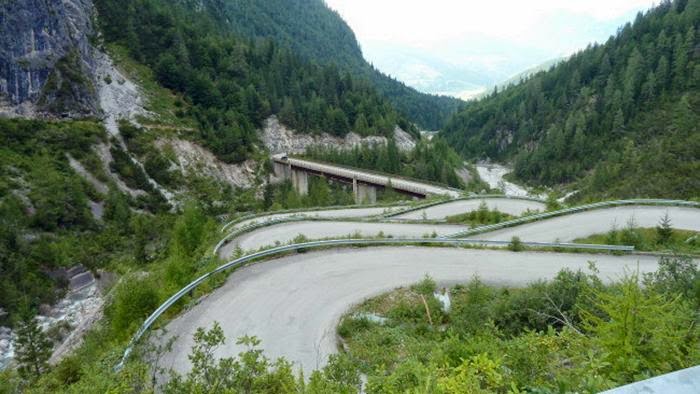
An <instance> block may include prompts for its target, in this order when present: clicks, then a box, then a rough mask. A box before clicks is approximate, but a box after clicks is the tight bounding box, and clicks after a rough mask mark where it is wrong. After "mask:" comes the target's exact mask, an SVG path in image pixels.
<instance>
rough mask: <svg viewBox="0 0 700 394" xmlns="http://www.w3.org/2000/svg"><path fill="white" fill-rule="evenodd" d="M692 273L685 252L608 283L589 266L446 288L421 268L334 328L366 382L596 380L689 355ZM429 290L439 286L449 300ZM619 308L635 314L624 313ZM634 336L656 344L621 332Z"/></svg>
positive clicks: (594, 384)
mask: <svg viewBox="0 0 700 394" xmlns="http://www.w3.org/2000/svg"><path fill="white" fill-rule="evenodd" d="M672 272H682V275H681V276H672V275H668V274H669V273H672ZM699 283H700V274H699V273H698V269H697V266H696V265H694V264H693V263H692V262H691V261H690V260H687V259H676V260H668V259H667V260H664V261H662V263H661V268H660V270H659V272H657V273H653V274H649V275H645V276H644V277H643V278H642V277H639V276H638V275H637V274H634V273H633V274H630V275H628V276H627V277H625V278H623V279H621V280H620V281H619V282H617V283H612V284H609V285H604V284H603V283H602V282H601V280H600V279H599V278H598V277H597V275H596V272H595V270H592V271H591V272H590V273H586V272H581V271H578V272H572V271H567V270H563V271H561V272H560V273H559V274H558V275H557V276H556V277H555V278H554V279H553V280H550V281H546V282H545V281H540V282H536V283H533V284H531V285H528V286H526V287H523V288H501V287H493V286H489V285H487V284H485V283H483V282H481V281H480V280H479V279H478V278H475V279H474V280H472V281H471V282H469V283H466V284H464V285H459V286H456V287H454V288H452V289H449V290H446V289H441V288H438V286H437V285H436V283H435V282H433V281H432V280H431V279H430V278H426V279H425V280H423V281H422V282H420V283H418V284H416V285H413V286H410V287H407V288H400V289H397V290H395V291H392V292H389V293H386V294H383V295H380V296H378V297H375V298H372V299H369V300H367V301H365V302H363V303H362V304H360V305H359V306H357V307H356V308H354V309H353V310H351V311H350V312H349V313H348V314H346V315H345V316H344V317H343V318H342V320H341V323H340V325H339V327H338V334H339V336H340V337H341V339H342V343H343V348H344V350H345V352H344V354H343V357H344V358H345V359H346V360H348V362H350V363H352V365H354V367H355V368H357V369H358V370H360V371H362V372H363V373H364V374H366V375H367V382H368V383H367V386H366V387H365V389H366V391H367V392H369V393H379V392H436V393H441V392H474V393H504V392H541V393H554V392H597V391H601V390H604V389H607V388H611V387H615V386H618V385H622V384H625V383H629V382H632V381H635V380H639V379H643V378H647V377H650V376H655V375H658V374H662V373H665V372H669V371H672V370H676V369H680V368H685V367H688V366H691V365H694V364H696V363H697V362H699V361H700V353H698V352H697V348H698V345H699V344H700V343H698V336H697V335H698V328H697V317H696V316H695V314H692V313H691V314H690V315H686V316H684V315H683V314H684V313H689V312H690V311H691V310H692V309H693V308H697V306H698V302H699V301H700V299H698V297H697V294H696V293H695V292H694V288H696V286H698V284H699ZM435 293H438V294H449V296H450V307H449V309H447V308H445V307H444V304H442V302H441V301H440V300H439V299H438V298H437V297H436V296H435V295H434V294H435ZM631 300H634V303H633V304H630V303H629V301H631ZM632 305H634V306H632ZM630 308H633V309H634V310H635V319H633V320H629V319H627V320H624V319H625V318H624V317H625V316H628V314H629V312H630ZM630 325H631V326H630ZM655 325H659V326H655ZM622 326H625V327H626V329H625V330H622ZM661 326H663V327H664V329H665V330H668V331H666V332H665V334H664V335H656V334H652V333H654V332H658V331H657V330H658V328H660V327H661ZM641 337H644V338H649V339H650V340H651V341H652V342H656V345H661V347H659V348H656V349H655V348H654V346H655V345H652V344H651V343H650V342H636V341H634V342H628V340H630V339H632V338H641ZM652 338H653V339H652ZM672 338H675V339H672ZM657 341H658V342H657ZM672 354H677V355H679V356H680V358H677V359H674V357H673V356H671V355H672ZM631 360H636V362H631Z"/></svg>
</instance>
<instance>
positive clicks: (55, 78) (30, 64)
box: [0, 0, 100, 117]
mask: <svg viewBox="0 0 700 394" xmlns="http://www.w3.org/2000/svg"><path fill="white" fill-rule="evenodd" d="M94 15H95V12H94V7H93V4H92V0H0V115H3V114H4V115H19V116H35V115H41V114H47V115H53V116H61V117H83V116H90V115H96V114H98V113H99V112H100V110H99V104H98V99H97V92H96V89H95V84H96V81H95V80H94V75H95V73H94V70H95V53H96V51H95V50H94V48H93V46H92V45H91V44H90V38H91V37H93V35H94V34H95V30H94V27H93V22H92V21H93V19H94Z"/></svg>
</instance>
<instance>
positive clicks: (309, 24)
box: [182, 0, 463, 130]
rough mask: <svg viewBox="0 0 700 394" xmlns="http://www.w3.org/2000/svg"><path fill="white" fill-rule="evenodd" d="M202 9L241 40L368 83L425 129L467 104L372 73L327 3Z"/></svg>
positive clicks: (253, 1)
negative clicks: (267, 43)
mask: <svg viewBox="0 0 700 394" xmlns="http://www.w3.org/2000/svg"><path fill="white" fill-rule="evenodd" d="M182 1H185V0H182ZM200 5H203V6H206V9H209V10H210V11H212V14H213V15H214V16H216V17H218V19H219V20H220V21H221V22H223V23H226V24H227V25H228V26H229V27H230V28H231V29H232V30H233V31H234V32H236V33H238V34H239V35H243V36H245V37H250V38H271V39H273V40H274V41H275V42H276V43H278V44H279V45H281V46H286V47H289V48H291V49H292V50H293V52H294V53H295V54H297V55H299V56H302V57H303V58H305V59H308V60H312V61H315V62H318V63H321V64H335V65H337V66H338V67H339V68H340V69H345V70H349V71H351V72H352V73H353V74H355V75H357V76H361V77H364V78H368V79H369V80H371V81H372V82H373V83H374V84H375V86H376V87H377V89H379V91H380V93H382V94H383V95H384V96H386V97H387V98H388V99H389V101H391V103H392V104H393V105H394V106H395V107H396V108H397V109H398V110H399V111H400V112H401V113H403V114H404V115H405V116H406V117H408V118H409V119H410V120H411V121H413V122H415V123H417V124H418V125H419V126H420V127H421V128H425V129H430V130H437V129H440V128H442V126H444V124H445V122H446V121H447V119H449V117H450V116H451V115H452V114H454V113H455V112H456V111H457V110H458V108H459V107H460V106H461V105H462V104H463V103H462V102H461V101H460V100H457V99H455V98H451V97H438V96H435V95H429V94H425V93H420V92H418V91H417V90H415V89H413V88H412V87H408V86H406V85H405V84H404V83H402V82H399V81H397V80H396V79H394V78H391V77H388V76H387V75H385V74H383V73H381V72H380V71H378V70H377V69H375V68H374V67H372V66H371V65H370V64H369V63H368V62H367V61H365V59H364V58H363V56H362V51H361V49H360V46H359V44H358V43H357V39H356V38H355V34H354V33H353V31H352V30H351V29H350V27H349V26H348V25H347V24H346V23H345V21H344V20H343V19H342V18H341V17H340V16H339V15H338V13H337V12H335V11H333V10H331V9H330V8H328V7H327V6H326V4H325V2H324V1H323V0H265V1H260V0H231V1H222V0H203V1H201V2H200ZM202 9H205V8H202ZM394 77H396V76H395V75H394Z"/></svg>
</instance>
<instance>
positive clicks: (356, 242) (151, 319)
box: [115, 238, 634, 371]
mask: <svg viewBox="0 0 700 394" xmlns="http://www.w3.org/2000/svg"><path fill="white" fill-rule="evenodd" d="M391 244H418V245H420V244H432V245H452V246H455V245H456V246H459V245H495V246H503V245H508V244H510V242H508V241H482V240H473V239H444V238H404V239H402V238H390V239H338V240H325V241H312V242H304V243H300V244H293V245H286V246H279V247H276V248H272V249H267V250H263V251H260V252H256V253H252V254H249V255H246V256H243V257H240V258H237V259H235V260H232V261H229V262H228V263H226V264H223V265H221V266H219V267H217V268H216V269H215V270H213V271H210V272H208V273H206V274H204V275H202V276H200V277H199V278H197V279H195V280H194V281H192V282H191V283H190V284H188V285H187V286H185V287H183V288H182V289H181V290H180V291H178V292H177V293H175V294H173V295H172V296H171V297H170V298H168V299H167V300H166V301H165V302H164V303H163V304H161V305H160V306H159V307H158V308H157V309H156V310H155V311H154V312H153V313H151V315H150V316H148V318H146V320H145V321H144V322H143V324H142V325H141V327H140V328H139V330H138V331H137V332H136V334H134V336H133V337H132V339H131V341H130V342H129V344H128V345H127V347H126V349H125V350H124V354H123V355H122V358H121V361H120V362H119V364H117V365H116V366H115V370H117V371H119V370H121V369H122V368H123V366H124V363H125V362H126V360H127V359H128V358H129V355H130V354H131V352H132V351H133V349H134V346H135V345H136V344H137V343H138V342H139V341H140V340H141V338H142V337H143V336H144V334H145V333H146V331H148V329H149V328H150V327H151V326H152V325H153V323H155V321H156V320H157V319H158V318H159V317H160V316H161V315H163V313H165V311H166V310H168V308H170V307H171V306H172V305H173V304H175V303H176V302H177V301H179V300H180V299H181V298H182V297H184V296H185V295H187V294H188V293H189V292H191V291H192V290H194V289H195V288H197V287H198V286H199V285H200V284H202V283H203V282H204V281H206V280H207V279H209V277H211V276H212V275H215V274H218V273H219V272H222V271H226V270H228V269H231V268H237V267H240V266H243V265H245V264H246V263H248V262H250V261H253V260H256V259H259V258H263V257H268V256H273V255H277V254H281V253H286V252H293V251H298V250H301V249H317V248H323V247H328V246H367V245H391ZM522 244H523V245H525V246H530V247H552V248H571V249H588V250H593V249H595V250H606V251H632V250H634V247H633V246H619V245H588V244H564V243H546V242H523V243H522Z"/></svg>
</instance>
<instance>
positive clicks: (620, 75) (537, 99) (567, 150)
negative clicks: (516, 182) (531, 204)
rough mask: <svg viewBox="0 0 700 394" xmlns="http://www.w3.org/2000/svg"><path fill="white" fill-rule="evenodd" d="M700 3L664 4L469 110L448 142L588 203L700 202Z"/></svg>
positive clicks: (451, 128) (455, 122)
mask: <svg viewBox="0 0 700 394" xmlns="http://www.w3.org/2000/svg"><path fill="white" fill-rule="evenodd" d="M699 25H700V2H698V1H686V0H676V1H673V2H671V1H665V2H663V3H662V4H661V5H659V6H657V7H655V8H653V9H651V10H650V11H648V12H646V13H644V14H639V15H638V16H637V18H636V20H635V21H634V23H633V24H627V25H625V26H624V27H622V28H621V29H620V30H619V31H618V33H617V35H616V36H614V37H611V38H610V39H609V40H608V41H607V42H606V43H605V44H603V45H594V46H590V47H588V48H587V49H586V50H584V51H581V52H579V53H577V54H575V55H574V56H572V57H571V58H570V59H569V60H568V61H565V62H562V63H560V64H559V65H557V66H556V67H554V68H553V69H551V70H549V71H547V72H541V73H538V74H536V75H535V76H533V77H532V78H530V79H528V80H527V81H526V82H524V83H521V84H519V85H517V86H513V87H509V88H508V89H506V90H504V91H502V92H498V93H494V94H492V95H490V96H489V97H487V98H485V99H483V100H481V101H478V102H474V103H471V104H469V105H468V106H467V107H466V108H465V109H464V111H462V112H461V113H459V114H458V115H457V116H455V117H454V118H453V119H452V120H451V121H450V123H449V124H448V125H447V127H446V129H445V131H444V133H443V135H444V137H445V138H446V139H447V140H448V141H449V142H450V144H451V145H452V146H454V147H455V148H456V149H457V150H458V151H459V152H460V153H462V154H463V155H465V156H467V157H470V158H486V157H488V158H491V159H497V160H504V161H513V162H514V165H515V175H516V176H517V177H518V178H520V179H522V180H525V181H530V182H532V183H538V184H545V185H554V184H559V183H568V182H572V181H576V180H579V179H581V178H582V177H585V178H584V179H583V180H582V181H580V185H579V186H580V188H581V189H583V191H584V193H582V195H588V196H598V197H612V196H616V197H633V196H634V197H645V196H649V197H652V196H654V197H662V196H667V197H679V198H692V197H698V196H699V195H700V161H699V160H698V152H700V130H699V129H698V125H699V124H700V111H699V108H700V94H699V92H698V89H699V88H700V62H699V60H700V42H699V41H698V27H699Z"/></svg>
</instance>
